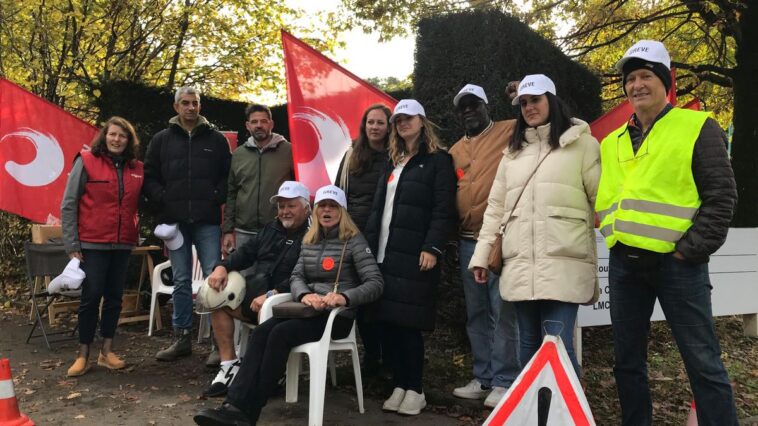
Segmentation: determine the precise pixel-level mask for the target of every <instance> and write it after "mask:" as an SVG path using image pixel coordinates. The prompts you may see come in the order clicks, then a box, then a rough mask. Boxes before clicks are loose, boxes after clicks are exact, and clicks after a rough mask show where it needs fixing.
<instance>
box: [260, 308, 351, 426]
mask: <svg viewBox="0 0 758 426" xmlns="http://www.w3.org/2000/svg"><path fill="white" fill-rule="evenodd" d="M290 300H292V296H291V294H289V293H282V294H277V295H275V296H272V297H269V298H268V299H266V302H265V303H264V304H263V307H262V308H261V316H260V322H261V323H263V322H264V321H266V320H267V319H269V318H271V317H272V316H273V312H272V308H273V307H274V305H278V304H279V303H282V302H286V301H290ZM344 309H346V308H344V307H339V308H336V309H333V310H332V311H331V312H330V313H329V319H328V320H327V322H326V328H325V329H324V334H323V335H322V336H321V339H320V340H317V341H315V342H311V343H305V344H302V345H300V346H296V347H295V348H293V349H292V350H291V351H290V354H289V358H288V359H287V389H286V397H285V401H286V402H297V391H298V385H299V383H298V380H299V378H300V358H301V356H300V354H306V355H308V360H309V362H310V368H309V370H310V390H309V394H308V425H309V426H321V425H322V424H323V419H324V396H325V394H326V368H327V363H328V364H329V369H330V372H331V378H332V385H333V386H337V374H336V370H335V367H334V359H333V358H332V357H331V356H330V352H331V351H350V353H351V355H352V360H353V373H354V375H355V390H356V392H357V394H358V411H360V413H361V414H363V413H364V412H365V410H364V408H363V382H362V380H361V364H360V361H359V359H358V345H357V343H356V340H355V321H353V327H352V328H351V329H350V333H349V334H348V335H347V337H345V338H344V339H339V340H332V338H331V335H332V325H333V323H334V319H335V317H336V316H337V314H339V313H340V312H341V311H343V310H344Z"/></svg>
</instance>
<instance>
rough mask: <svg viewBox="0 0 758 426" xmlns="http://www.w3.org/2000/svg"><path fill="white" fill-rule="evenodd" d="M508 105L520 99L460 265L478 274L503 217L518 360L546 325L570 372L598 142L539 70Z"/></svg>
mask: <svg viewBox="0 0 758 426" xmlns="http://www.w3.org/2000/svg"><path fill="white" fill-rule="evenodd" d="M514 105H520V106H521V108H520V113H519V116H518V120H517V125H516V130H515V132H514V134H513V138H512V140H511V142H510V143H509V146H508V147H507V148H506V149H505V151H504V153H503V154H504V155H503V158H502V160H501V162H500V165H499V166H498V171H497V175H496V177H495V181H494V183H493V185H492V190H491V191H490V196H489V202H488V206H487V210H486V212H485V214H484V223H483V225H482V229H481V232H480V234H479V240H478V242H477V245H476V250H475V251H474V255H473V257H472V258H471V263H470V264H469V269H471V270H472V271H473V272H474V276H475V278H476V279H477V281H478V282H486V277H487V273H488V271H487V258H488V256H489V254H490V251H491V248H492V243H493V242H494V240H495V234H496V233H498V232H500V231H501V226H502V225H503V223H504V222H506V221H507V224H506V225H505V230H504V233H503V245H502V250H503V270H502V273H501V274H500V294H501V296H502V297H503V299H505V300H508V301H511V302H515V306H516V312H517V316H518V323H519V339H520V346H521V348H520V358H521V363H522V365H526V364H527V363H528V362H529V360H530V359H531V358H532V357H533V356H534V353H535V352H536V351H537V349H539V347H540V345H541V343H542V339H543V338H544V334H545V332H546V331H547V332H548V333H550V334H558V335H560V337H561V339H562V340H563V343H564V344H565V346H566V350H567V351H568V354H569V357H570V358H571V362H572V364H573V366H574V369H575V370H576V373H577V375H579V374H580V369H579V364H578V362H577V361H576V356H575V354H574V345H573V329H574V323H575V321H576V314H577V310H578V307H579V304H586V303H594V301H595V300H596V299H597V295H598V293H599V292H598V290H599V288H598V282H597V254H596V250H597V249H596V245H595V232H594V211H593V206H594V205H595V194H596V192H597V185H598V180H599V178H600V145H599V144H598V143H597V140H596V139H595V138H593V137H592V135H590V129H589V125H588V124H587V123H585V122H584V121H581V120H578V119H576V118H570V115H568V113H567V112H566V111H567V110H566V107H565V106H564V104H563V102H562V101H560V99H559V98H557V97H556V96H555V85H554V84H553V82H552V81H551V80H550V79H549V78H548V77H546V76H544V75H541V74H537V75H529V76H526V77H524V79H523V80H522V81H521V83H520V84H519V91H518V96H517V97H516V98H515V99H514ZM535 169H536V171H535ZM533 172H534V174H533V175H532V173H533ZM522 191H523V194H522ZM517 200H518V201H517Z"/></svg>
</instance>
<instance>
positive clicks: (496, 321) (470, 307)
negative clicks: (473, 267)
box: [458, 239, 523, 388]
mask: <svg viewBox="0 0 758 426" xmlns="http://www.w3.org/2000/svg"><path fill="white" fill-rule="evenodd" d="M475 247H476V241H474V240H464V239H461V240H460V241H459V245H458V250H459V255H458V258H459V260H460V264H461V281H462V282H463V294H464V296H465V297H466V314H467V317H468V320H467V321H466V332H467V333H468V339H469V342H470V343H471V353H472V355H473V358H474V360H473V364H474V377H475V378H476V379H477V380H478V381H479V383H481V384H482V385H484V386H501V387H504V388H508V387H510V386H511V384H512V383H513V381H514V380H516V377H517V376H518V374H519V372H520V371H521V364H520V363H519V354H518V346H519V344H518V342H519V330H518V325H517V323H516V310H515V309H514V307H513V304H512V303H510V302H506V301H504V300H503V299H502V298H501V297H500V285H499V281H500V277H499V276H497V275H495V274H490V275H489V281H488V282H487V284H479V283H477V282H476V281H474V274H473V273H471V271H469V270H468V264H469V262H470V261H471V256H473V254H474V248H475ZM522 359H523V358H522Z"/></svg>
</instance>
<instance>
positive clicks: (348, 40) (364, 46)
mask: <svg viewBox="0 0 758 426" xmlns="http://www.w3.org/2000/svg"><path fill="white" fill-rule="evenodd" d="M285 3H286V4H287V5H288V6H290V7H297V8H300V9H303V10H305V11H306V12H317V11H333V10H336V9H337V7H338V6H339V5H340V4H341V2H340V0H318V1H314V0H286V1H285ZM293 35H294V36H296V37H297V34H293ZM340 38H341V40H342V41H344V42H345V48H344V49H338V50H337V51H336V52H335V54H334V56H333V59H336V61H337V62H338V63H339V64H340V65H342V66H343V67H345V68H346V69H347V70H348V71H350V72H352V73H353V74H355V75H357V76H358V77H360V78H363V79H366V78H371V77H380V78H385V77H397V78H398V79H401V80H402V79H405V78H406V77H408V76H409V75H410V74H411V73H413V51H414V49H415V38H414V37H413V36H409V37H395V38H393V39H392V40H390V41H388V42H385V43H380V42H379V35H378V34H364V33H363V30H361V29H354V30H352V31H349V32H347V33H344V34H342V35H341V37H340Z"/></svg>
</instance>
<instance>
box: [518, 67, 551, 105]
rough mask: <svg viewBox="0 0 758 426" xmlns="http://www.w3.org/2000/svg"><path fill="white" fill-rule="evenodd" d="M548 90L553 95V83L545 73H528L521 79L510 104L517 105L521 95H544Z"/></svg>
mask: <svg viewBox="0 0 758 426" xmlns="http://www.w3.org/2000/svg"><path fill="white" fill-rule="evenodd" d="M547 92H550V93H552V94H553V95H555V83H553V80H551V79H550V78H549V77H548V76H546V75H545V74H530V75H527V76H526V77H524V78H523V79H521V81H520V82H519V84H518V92H517V95H516V97H515V98H513V101H512V102H511V105H518V103H519V98H520V97H521V95H544V94H545V93H547Z"/></svg>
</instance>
